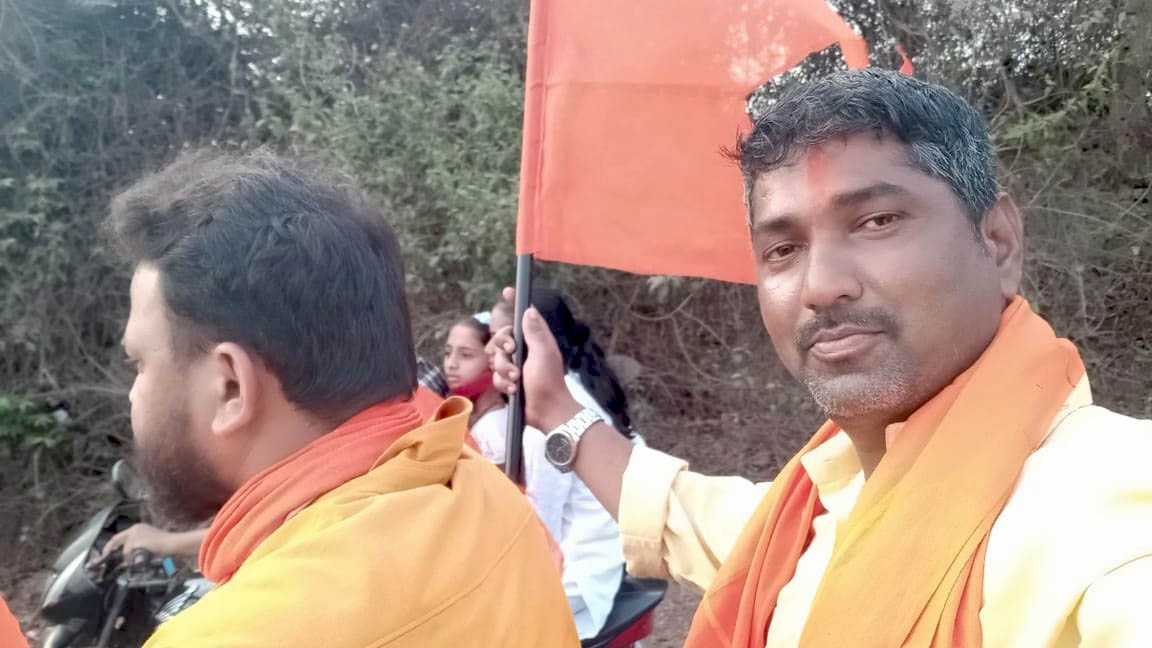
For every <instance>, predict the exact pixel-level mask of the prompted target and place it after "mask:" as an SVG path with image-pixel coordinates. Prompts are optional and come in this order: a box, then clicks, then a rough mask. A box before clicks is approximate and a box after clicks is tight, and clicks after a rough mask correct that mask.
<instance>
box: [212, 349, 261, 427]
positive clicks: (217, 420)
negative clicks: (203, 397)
mask: <svg viewBox="0 0 1152 648" xmlns="http://www.w3.org/2000/svg"><path fill="white" fill-rule="evenodd" d="M209 362H210V363H211V370H212V372H213V375H212V392H213V393H212V398H213V401H214V402H215V404H216V412H215V415H214V416H213V417H212V434H214V435H216V436H220V437H227V436H232V435H235V434H237V433H240V432H242V431H243V430H244V429H245V428H247V427H248V425H249V424H250V423H251V422H252V420H253V419H254V418H255V417H256V410H257V409H258V408H259V407H260V399H261V394H262V393H263V391H264V389H265V386H264V382H265V381H266V380H267V378H268V376H267V369H266V368H265V367H264V364H263V363H262V362H260V359H259V358H257V357H256V356H254V355H252V354H251V353H249V352H248V351H247V350H245V349H244V347H241V346H240V345H238V344H234V343H232V342H222V343H220V344H217V345H216V347H215V348H213V349H212V352H211V357H210V360H209Z"/></svg>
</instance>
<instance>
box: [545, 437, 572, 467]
mask: <svg viewBox="0 0 1152 648" xmlns="http://www.w3.org/2000/svg"><path fill="white" fill-rule="evenodd" d="M544 453H545V454H546V455H547V456H548V461H551V462H552V463H554V464H556V465H557V466H567V465H568V464H570V463H572V439H570V438H568V435H567V434H562V433H558V434H549V435H548V438H547V439H545V440H544Z"/></svg>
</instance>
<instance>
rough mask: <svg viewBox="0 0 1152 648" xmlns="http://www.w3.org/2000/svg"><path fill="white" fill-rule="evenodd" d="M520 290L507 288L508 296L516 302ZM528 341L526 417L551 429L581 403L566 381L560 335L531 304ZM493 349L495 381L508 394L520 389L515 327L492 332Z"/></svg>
mask: <svg viewBox="0 0 1152 648" xmlns="http://www.w3.org/2000/svg"><path fill="white" fill-rule="evenodd" d="M515 298H516V291H515V290H513V289H512V288H505V289H504V299H505V300H507V301H508V302H509V303H515ZM523 327H524V342H525V344H527V346H528V349H529V350H530V351H529V353H528V358H527V360H526V361H525V363H524V369H523V371H524V418H525V422H526V423H527V424H528V425H531V426H532V427H534V428H537V429H539V430H541V431H543V432H544V433H547V432H548V431H549V430H551V429H552V428H555V427H558V426H560V425H561V424H563V423H564V422H566V421H567V420H568V419H570V418H571V417H572V416H574V415H575V414H576V413H577V412H579V411H580V409H581V408H580V405H579V404H578V403H577V402H576V400H575V399H574V398H572V395H571V394H570V393H569V392H568V387H567V385H565V384H564V358H563V357H562V356H561V355H560V349H559V348H558V347H557V346H556V338H554V337H553V336H552V331H550V330H549V329H548V323H547V322H545V321H544V318H543V317H542V316H541V315H540V313H539V312H537V311H536V309H535V308H529V309H528V311H527V312H525V313H524V321H523ZM489 345H490V346H489V348H490V349H491V351H492V369H493V371H494V376H493V384H495V385H496V389H498V390H500V391H501V392H503V393H505V394H512V393H514V392H515V391H516V380H517V379H518V378H519V376H520V369H518V368H517V367H516V365H515V363H514V362H513V361H512V354H513V352H514V351H515V350H516V342H515V340H514V338H513V336H512V327H511V326H505V327H504V328H502V329H500V330H499V331H495V332H494V333H493V335H492V341H491V342H490V343H489Z"/></svg>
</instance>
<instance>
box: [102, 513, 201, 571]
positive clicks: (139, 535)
mask: <svg viewBox="0 0 1152 648" xmlns="http://www.w3.org/2000/svg"><path fill="white" fill-rule="evenodd" d="M179 535H180V534H176V533H172V532H169V531H164V530H163V529H157V528H156V527H154V526H152V525H150V524H144V523H143V522H140V523H137V524H133V525H132V526H130V527H128V528H127V529H125V530H124V531H121V532H120V533H117V534H116V535H114V536H112V538H111V539H110V540H109V541H108V543H107V544H105V545H104V549H103V550H102V551H101V552H100V557H99V558H98V559H97V560H98V561H100V560H104V559H105V558H107V557H108V556H109V555H111V553H112V552H113V551H116V550H117V549H120V550H122V551H123V554H124V556H125V558H126V560H134V558H132V557H133V556H135V555H136V553H137V552H138V551H140V550H143V551H147V552H148V553H150V554H152V555H154V556H170V555H178V554H180V553H183V551H181V549H182V548H181V547H179V546H177V542H176V540H177V537H178V536H179Z"/></svg>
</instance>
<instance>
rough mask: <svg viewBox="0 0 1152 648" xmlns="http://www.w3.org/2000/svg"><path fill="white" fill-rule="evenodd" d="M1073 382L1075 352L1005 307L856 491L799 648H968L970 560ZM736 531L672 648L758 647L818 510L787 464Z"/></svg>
mask: <svg viewBox="0 0 1152 648" xmlns="http://www.w3.org/2000/svg"><path fill="white" fill-rule="evenodd" d="M1083 374H1084V365H1083V364H1082V363H1081V361H1080V356H1079V354H1078V353H1077V352H1076V349H1075V347H1074V346H1073V345H1072V344H1071V343H1070V342H1068V341H1067V340H1063V339H1058V338H1056V336H1055V335H1054V334H1053V333H1052V329H1051V328H1050V327H1049V326H1048V324H1047V323H1046V322H1045V321H1044V320H1043V319H1042V318H1040V317H1039V316H1038V315H1036V314H1035V313H1033V312H1032V310H1031V308H1030V307H1029V306H1028V303H1027V302H1026V301H1024V300H1023V299H1021V298H1017V299H1016V300H1015V301H1014V302H1013V303H1012V304H1011V305H1010V306H1009V307H1008V308H1007V309H1006V310H1005V311H1004V315H1003V317H1002V320H1001V323H1000V329H999V331H998V332H997V334H996V337H995V338H994V339H993V341H992V343H991V344H990V345H989V347H988V349H987V350H985V352H984V353H983V354H982V355H981V356H980V358H979V359H978V360H977V361H976V363H975V364H974V365H973V366H972V367H971V368H970V369H968V370H967V371H965V372H964V373H963V374H961V375H960V376H958V377H957V378H956V380H955V381H954V382H953V383H952V384H951V385H949V386H948V387H946V388H944V389H943V390H942V391H941V392H940V393H939V394H937V395H936V396H935V397H933V399H932V400H930V401H928V402H927V403H925V404H924V405H923V406H921V407H920V409H918V410H917V411H916V412H915V413H913V414H912V416H911V417H909V419H908V421H907V422H906V423H905V425H904V427H903V429H902V431H901V433H900V435H899V436H898V438H897V439H896V441H895V443H894V445H893V446H892V447H890V448H889V449H888V452H887V453H886V454H885V456H884V459H883V460H881V462H880V464H879V465H878V466H877V468H876V471H875V472H874V473H873V474H872V476H871V477H870V478H869V479H868V481H867V483H866V484H865V486H864V490H863V491H862V492H861V494H860V499H859V500H858V501H857V503H856V506H855V508H854V509H853V512H852V515H851V517H850V518H849V519H848V521H847V523H846V527H845V530H844V532H843V533H842V534H840V535H839V536H838V537H837V541H836V549H835V550H834V552H833V555H832V559H831V560H830V562H829V565H828V569H827V571H826V572H825V575H824V579H823V581H822V582H821V585H820V589H819V590H818V591H817V594H816V598H815V600H814V601H813V604H812V609H811V611H810V613H809V616H808V621H807V624H806V625H805V628H804V634H803V636H802V638H801V641H800V646H801V647H802V648H831V647H837V648H839V647H841V646H864V647H872V646H875V647H881V646H883V647H886V648H887V647H890V646H910V647H916V648H921V647H924V648H929V647H931V648H945V647H952V648H960V647H975V646H980V645H981V637H980V619H979V616H978V614H979V611H980V606H981V603H982V584H983V569H984V551H985V548H986V542H987V539H988V533H989V531H990V530H991V528H992V523H993V522H994V521H995V520H996V518H997V516H998V515H999V514H1000V510H1001V509H1002V508H1003V506H1004V503H1005V502H1006V501H1007V499H1008V497H1009V495H1010V494H1011V493H1012V489H1013V486H1014V485H1015V482H1016V478H1017V476H1018V475H1019V472H1020V469H1021V466H1022V465H1023V463H1024V461H1025V460H1026V459H1027V458H1028V456H1029V455H1030V454H1031V453H1032V452H1033V451H1034V450H1035V449H1036V448H1037V447H1039V445H1040V444H1041V443H1042V442H1043V441H1044V437H1045V436H1046V434H1047V431H1048V429H1049V426H1050V424H1051V422H1052V419H1053V417H1054V416H1055V415H1056V413H1057V412H1058V411H1059V409H1060V406H1061V404H1063V403H1064V401H1065V399H1066V398H1067V397H1068V395H1069V394H1070V393H1071V392H1072V389H1073V387H1074V386H1075V385H1076V383H1077V382H1078V381H1079V380H1080V378H1081V377H1082V376H1083ZM836 431H837V428H836V426H835V424H833V423H831V422H829V423H825V424H824V426H823V427H821V429H820V431H819V432H817V433H816V436H815V437H813V439H812V440H811V441H810V442H809V443H808V445H806V446H805V448H804V449H803V450H801V452H800V454H798V455H797V456H796V457H794V458H793V459H792V460H791V461H790V462H789V463H788V465H787V466H785V467H784V470H783V471H781V473H780V477H779V478H778V479H777V480H776V482H775V483H774V484H773V485H772V489H771V490H770V491H769V493H768V495H767V496H766V497H765V499H764V501H763V502H762V503H761V505H760V507H759V508H758V509H757V511H756V514H755V515H754V516H753V518H752V520H751V521H750V522H749V523H748V526H747V527H746V528H745V530H744V532H743V534H742V535H741V537H740V539H739V541H738V542H737V544H736V547H735V548H734V549H733V551H732V554H731V555H730V556H729V558H728V560H727V561H726V562H725V564H724V565H723V566H722V567H721V570H720V573H719V574H718V575H717V578H716V581H715V582H714V583H713V585H712V587H711V588H710V589H709V591H708V593H707V594H706V595H705V597H704V600H703V601H702V603H701V605H700V608H699V609H698V610H697V613H696V616H695V618H694V619H693V621H692V629H691V630H690V632H689V636H688V639H687V641H686V642H685V644H684V645H685V647H686V648H701V647H704V646H709V647H712V646H730V647H733V648H762V647H763V646H764V643H765V641H766V636H767V630H768V625H769V623H771V620H772V612H773V610H774V608H775V605H776V598H777V596H778V595H779V593H780V589H781V588H782V587H783V586H784V585H785V584H787V582H788V581H789V580H790V579H791V578H792V574H793V572H794V571H795V568H796V562H797V560H798V559H799V557H800V554H801V553H803V551H804V549H805V546H806V544H807V542H808V539H809V535H810V532H811V521H812V518H813V517H814V516H815V515H817V514H818V513H819V510H820V509H819V502H818V500H817V499H816V497H815V494H814V491H815V488H814V487H813V486H812V482H811V480H810V479H809V478H808V476H807V474H806V473H805V472H804V470H803V469H802V468H801V467H800V465H799V457H800V456H801V455H802V454H803V453H804V452H806V451H808V450H810V449H811V448H814V447H815V446H816V445H818V444H820V443H821V442H822V441H823V440H825V439H827V438H828V437H830V436H831V435H833V434H835V433H836Z"/></svg>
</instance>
